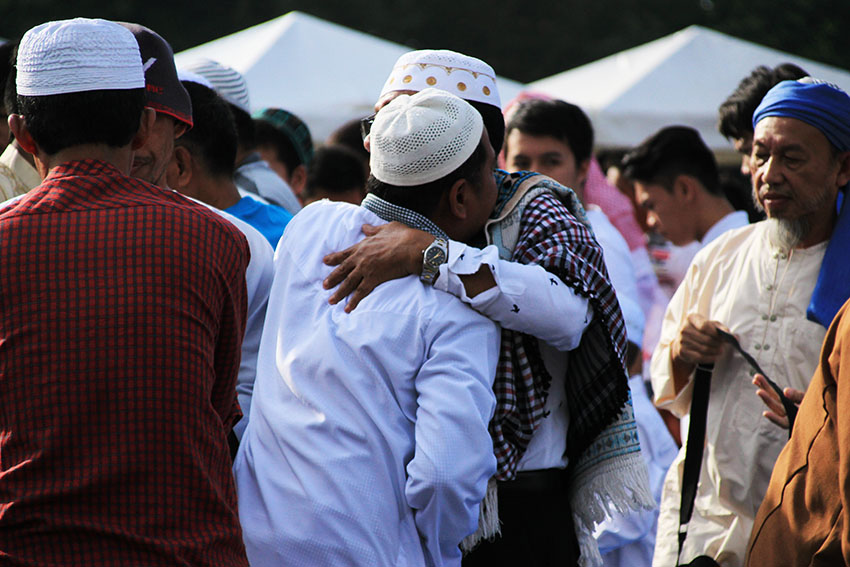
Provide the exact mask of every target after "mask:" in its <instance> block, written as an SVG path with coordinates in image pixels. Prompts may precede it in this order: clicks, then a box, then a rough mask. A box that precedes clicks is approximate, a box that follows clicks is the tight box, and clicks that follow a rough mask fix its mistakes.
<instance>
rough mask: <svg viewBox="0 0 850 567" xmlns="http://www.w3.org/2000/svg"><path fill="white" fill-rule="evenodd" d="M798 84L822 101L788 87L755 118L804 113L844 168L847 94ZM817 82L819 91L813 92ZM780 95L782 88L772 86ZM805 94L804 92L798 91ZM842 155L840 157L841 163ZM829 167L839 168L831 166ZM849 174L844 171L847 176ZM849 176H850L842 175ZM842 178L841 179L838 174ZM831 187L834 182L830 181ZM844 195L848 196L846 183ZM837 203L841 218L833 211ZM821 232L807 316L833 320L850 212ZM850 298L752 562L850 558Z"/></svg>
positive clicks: (849, 281)
mask: <svg viewBox="0 0 850 567" xmlns="http://www.w3.org/2000/svg"><path fill="white" fill-rule="evenodd" d="M798 89H799V90H800V91H801V92H803V93H804V95H809V94H810V93H811V94H812V95H814V96H813V98H815V100H816V101H817V103H816V104H806V100H805V98H803V101H802V102H800V101H798V100H797V98H798V97H795V96H794V95H795V94H796V93H797V91H795V90H790V89H789V88H788V86H783V91H784V92H787V93H789V96H788V98H789V99H790V100H789V102H788V103H784V104H783V103H782V101H781V99H778V98H777V97H775V96H774V97H772V98H771V100H769V101H768V104H763V105H762V107H763V108H760V110H761V111H762V112H761V113H760V114H759V113H757V114H756V119H761V118H762V117H764V119H763V120H762V123H764V122H767V120H770V118H767V117H769V116H775V117H784V118H788V119H793V120H799V121H800V122H802V123H805V124H806V125H809V126H812V127H814V128H816V129H817V130H818V131H820V132H821V133H822V134H823V135H824V136H825V137H826V139H827V140H828V141H829V145H830V146H831V154H832V156H831V157H832V158H833V159H832V160H827V161H828V163H829V164H830V165H835V166H837V171H838V172H839V174H840V173H841V172H842V168H841V165H842V163H845V165H844V169H846V156H847V155H848V153H847V152H848V150H850V119H848V117H850V113H848V106H850V105H848V104H847V102H846V100H847V95H845V94H844V93H843V92H841V91H838V90H836V89H831V88H829V87H828V86H826V85H815V84H810V85H806V86H805V87H798ZM815 89H817V91H815ZM774 94H776V93H774ZM799 98H802V97H799ZM836 162H837V163H836ZM825 171H826V173H827V174H831V173H833V172H834V171H836V169H835V168H833V169H830V168H829V167H827V168H825ZM845 177H846V176H845ZM843 180H844V181H846V178H845V179H843ZM839 181H840V178H839ZM828 188H829V190H830V192H831V190H832V186H831V184H830V185H829V187H828ZM842 191H843V193H842V194H840V198H839V199H838V200H839V201H842V200H846V199H844V197H846V186H845V187H842ZM836 210H838V211H840V212H838V214H837V218H836V214H835V211H836ZM831 212H832V214H831V215H830V218H829V219H828V222H826V223H825V224H824V227H823V229H822V232H825V231H829V230H831V237H830V236H827V238H830V240H829V244H828V246H827V249H826V254H825V255H824V259H823V263H822V265H821V269H820V274H819V277H818V281H817V284H816V285H815V289H814V293H813V294H812V300H811V303H810V305H809V318H810V319H812V320H816V321H818V322H821V323H825V324H826V323H827V322H828V321H829V320H830V319H832V316H833V315H834V313H835V310H836V309H838V307H839V306H840V305H841V303H842V302H844V301H845V300H846V299H847V298H848V296H850V262H848V249H847V248H848V246H850V211H848V207H847V205H846V204H844V205H843V206H839V207H834V208H833V210H832V211H831ZM848 309H850V301H848V302H846V303H844V307H843V308H841V310H840V311H838V315H837V316H836V317H835V319H834V320H833V322H832V325H831V326H830V327H829V332H828V333H827V337H826V340H825V341H824V343H823V350H822V355H821V357H820V363H819V365H818V367H817V371H816V372H815V375H814V377H813V378H812V382H811V385H810V386H809V388H808V389H807V390H806V395H805V397H804V398H803V401H802V404H801V405H800V411H799V413H798V415H797V419H796V422H795V426H794V430H793V434H792V436H791V439H790V440H789V441H788V444H787V445H786V446H785V448H784V449H783V450H782V453H781V454H780V455H779V459H778V460H777V462H776V466H775V468H774V470H773V475H772V477H771V480H770V485H769V487H768V489H767V493H766V495H765V498H764V501H763V502H762V505H761V508H760V509H759V512H758V515H757V516H756V520H755V523H754V526H753V532H752V535H751V539H750V543H749V548H748V551H747V565H753V566H755V565H848V564H850V530H848V526H850V518H848V513H850V491H848V480H850V444H848V442H847V439H848V435H850V428H848V420H847V416H848V415H850V413H848V407H850V387H848V382H850V376H847V374H848V368H850V364H848V363H847V361H843V360H842V355H843V353H847V352H848V351H850V317H848V316H847V310H848Z"/></svg>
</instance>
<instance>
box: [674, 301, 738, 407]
mask: <svg viewBox="0 0 850 567" xmlns="http://www.w3.org/2000/svg"><path fill="white" fill-rule="evenodd" d="M718 329H722V330H724V331H726V332H729V329H728V328H727V327H726V326H725V325H724V324H723V323H720V322H718V321H710V320H708V319H706V318H705V317H704V316H702V315H700V314H698V313H691V314H690V315H688V318H687V319H686V320H685V323H684V324H683V325H682V328H681V329H680V330H679V335H678V336H677V337H676V338H675V339H674V341H673V343H672V344H671V345H670V355H671V358H672V362H673V380H674V384H675V388H676V392H679V391H680V390H681V389H682V388H684V387H685V385H686V384H687V381H688V377H689V376H690V375H691V373H692V372H693V371H694V368H695V367H696V366H697V365H698V364H713V363H714V361H715V360H717V358H718V357H720V355H721V354H722V353H723V347H724V345H725V342H724V341H723V339H722V338H721V337H720V335H719V334H718V332H717V330H718Z"/></svg>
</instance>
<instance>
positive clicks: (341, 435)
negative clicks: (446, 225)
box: [234, 201, 499, 567]
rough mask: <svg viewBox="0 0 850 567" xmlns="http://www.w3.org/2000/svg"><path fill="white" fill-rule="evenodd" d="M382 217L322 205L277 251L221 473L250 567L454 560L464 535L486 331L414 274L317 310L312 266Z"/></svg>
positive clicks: (485, 438) (493, 351)
mask: <svg viewBox="0 0 850 567" xmlns="http://www.w3.org/2000/svg"><path fill="white" fill-rule="evenodd" d="M382 222H383V221H381V220H380V219H379V218H378V217H377V216H376V215H374V214H372V213H371V212H369V211H367V210H365V209H363V208H360V207H355V206H353V205H348V204H345V203H330V202H327V201H322V202H318V203H314V204H312V205H310V206H308V207H306V208H305V209H303V210H302V211H301V212H300V213H299V214H298V215H296V216H295V218H294V219H293V220H292V221H291V222H290V224H289V225H288V226H287V229H286V232H285V233H284V236H283V238H282V239H281V242H280V244H279V245H278V248H277V251H276V254H275V279H274V283H273V285H272V291H271V297H270V300H269V306H268V311H267V314H266V326H265V330H264V333H263V338H262V341H261V345H260V356H259V365H258V371H257V380H256V383H255V387H254V397H253V403H252V406H251V419H250V422H249V425H248V428H247V430H246V432H245V435H244V436H243V439H242V444H241V445H240V448H239V453H238V455H237V458H236V462H235V464H234V472H235V474H236V481H237V489H238V492H239V515H240V520H241V522H242V527H243V533H244V540H245V544H246V548H247V551H248V557H249V560H250V562H251V564H252V566H253V567H265V566H272V565H274V566H277V565H281V564H286V565H292V566H315V565H348V566H357V565H362V566H364V567H365V566H369V567H380V566H385V565H386V566H390V565H392V566H401V567H403V566H408V565H409V566H422V565H453V566H458V565H460V559H461V555H460V551H459V548H458V544H459V543H460V541H461V540H462V539H463V538H464V537H465V536H466V535H468V534H469V533H471V532H473V531H474V530H475V528H476V527H477V521H478V510H479V503H480V501H481V499H482V498H483V496H484V493H485V491H486V485H487V481H488V479H489V478H490V477H491V476H492V475H493V473H494V472H495V470H496V460H495V457H494V456H493V445H492V441H491V439H490V435H489V433H488V431H487V425H488V423H489V421H490V418H491V416H492V413H493V410H494V407H495V397H494V395H493V392H492V382H493V377H494V375H495V366H496V362H497V359H498V342H499V341H498V337H499V330H498V327H497V326H496V325H495V324H493V323H492V322H491V321H489V320H488V319H486V318H485V317H483V316H481V315H479V314H478V313H476V312H475V311H473V310H472V309H470V308H469V307H467V306H465V305H463V304H462V303H461V302H460V301H459V300H458V299H456V298H454V297H452V296H451V295H449V294H446V293H442V292H440V291H438V290H435V289H433V288H430V287H428V286H424V285H422V283H421V282H420V281H419V280H418V279H417V278H415V277H413V276H410V277H407V278H404V279H401V280H395V281H391V282H388V283H386V284H384V285H382V286H380V287H378V288H376V289H375V290H374V291H373V292H372V294H370V295H369V296H368V297H367V298H365V299H364V300H363V301H362V302H361V303H360V305H359V306H358V308H357V309H356V310H355V311H353V312H352V313H345V312H344V305H343V304H339V305H330V304H328V298H329V296H330V294H331V292H330V291H327V290H324V289H323V288H322V280H323V279H324V278H325V277H326V276H327V275H328V274H329V273H330V270H331V268H329V267H327V266H325V265H324V264H323V263H322V258H323V256H324V255H326V254H328V253H330V252H332V251H336V250H342V249H345V248H347V247H348V246H350V245H352V244H354V243H355V242H357V241H359V240H360V239H361V238H363V235H362V232H361V226H362V225H363V224H364V223H369V224H381V223H382Z"/></svg>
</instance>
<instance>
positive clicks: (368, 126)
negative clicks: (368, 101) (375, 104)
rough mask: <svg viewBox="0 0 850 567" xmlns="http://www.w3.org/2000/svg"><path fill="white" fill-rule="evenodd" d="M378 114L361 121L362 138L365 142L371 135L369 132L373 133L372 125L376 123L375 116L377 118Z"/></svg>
mask: <svg viewBox="0 0 850 567" xmlns="http://www.w3.org/2000/svg"><path fill="white" fill-rule="evenodd" d="M377 114H378V113H377V112H376V113H375V114H372V115H371V116H367V117H366V118H363V119H361V120H360V137H361V138H362V139H363V140H365V139H366V136H368V135H369V132H371V131H372V124H373V123H374V122H375V116H377Z"/></svg>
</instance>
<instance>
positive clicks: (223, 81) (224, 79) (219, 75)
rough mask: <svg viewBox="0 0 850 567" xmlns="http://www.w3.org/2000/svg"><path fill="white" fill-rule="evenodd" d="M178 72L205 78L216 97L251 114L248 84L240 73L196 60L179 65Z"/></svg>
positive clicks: (209, 61)
mask: <svg viewBox="0 0 850 567" xmlns="http://www.w3.org/2000/svg"><path fill="white" fill-rule="evenodd" d="M180 71H189V72H190V73H194V74H196V75H200V76H201V77H203V78H205V79H206V80H207V81H209V83H210V84H211V85H212V88H213V90H214V91H215V92H217V93H218V95H219V96H220V97H221V98H223V99H224V100H226V101H227V102H229V103H230V104H232V105H233V106H235V107H237V108H240V109H242V110H244V111H245V112H247V113H248V114H251V100H250V98H248V83H247V82H245V77H243V76H242V73H240V72H239V71H237V70H236V69H234V68H233V67H228V66H227V65H224V64H222V63H219V62H218V61H212V60H210V59H196V60H195V61H192V62H191V63H187V64H186V65H180V68H179V70H178V73H179V72H180Z"/></svg>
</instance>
